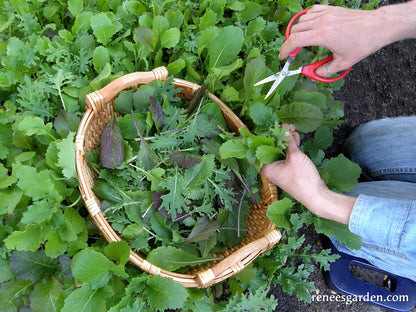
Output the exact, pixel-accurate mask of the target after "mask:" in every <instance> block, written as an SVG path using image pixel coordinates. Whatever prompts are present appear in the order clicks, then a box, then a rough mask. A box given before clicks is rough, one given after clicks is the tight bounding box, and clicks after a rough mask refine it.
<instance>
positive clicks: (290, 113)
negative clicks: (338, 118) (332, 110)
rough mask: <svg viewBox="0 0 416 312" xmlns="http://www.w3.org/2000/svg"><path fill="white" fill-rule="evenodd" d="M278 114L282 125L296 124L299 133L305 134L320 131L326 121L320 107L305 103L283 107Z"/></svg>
mask: <svg viewBox="0 0 416 312" xmlns="http://www.w3.org/2000/svg"><path fill="white" fill-rule="evenodd" d="M276 113H277V116H278V117H279V118H280V121H281V123H287V124H294V125H295V126H296V130H297V131H300V132H305V133H307V132H311V131H314V130H316V129H318V127H319V126H320V125H321V124H322V121H323V119H324V117H323V114H322V111H321V110H320V109H319V108H318V107H316V106H314V105H312V104H309V103H305V102H293V103H290V104H286V105H283V106H282V107H281V108H280V109H279V110H277V112H276Z"/></svg>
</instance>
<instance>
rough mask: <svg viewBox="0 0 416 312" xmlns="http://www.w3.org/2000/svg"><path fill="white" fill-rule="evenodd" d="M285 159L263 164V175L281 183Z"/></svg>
mask: <svg viewBox="0 0 416 312" xmlns="http://www.w3.org/2000/svg"><path fill="white" fill-rule="evenodd" d="M284 165H285V161H284V160H278V161H275V162H274V163H271V164H266V165H264V166H263V168H262V170H261V172H262V173H263V175H264V176H265V177H266V178H267V179H268V180H269V181H270V182H272V183H273V184H275V185H278V184H279V176H280V177H281V176H282V174H281V172H282V170H284Z"/></svg>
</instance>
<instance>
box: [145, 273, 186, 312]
mask: <svg viewBox="0 0 416 312" xmlns="http://www.w3.org/2000/svg"><path fill="white" fill-rule="evenodd" d="M146 284H147V287H146V288H145V290H144V293H145V295H146V297H147V302H148V303H149V304H150V306H152V307H154V308H155V309H157V310H158V311H165V310H166V309H180V308H182V307H183V305H184V303H185V300H186V299H187V298H188V292H187V291H186V290H185V288H184V287H183V286H182V285H181V284H179V283H175V282H174V281H173V280H172V279H171V278H167V277H161V276H158V275H155V276H151V277H149V279H148V280H147V282H146Z"/></svg>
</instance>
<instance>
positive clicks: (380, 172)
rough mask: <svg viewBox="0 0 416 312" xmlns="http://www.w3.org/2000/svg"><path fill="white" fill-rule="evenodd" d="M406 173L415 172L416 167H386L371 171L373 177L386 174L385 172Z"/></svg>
mask: <svg viewBox="0 0 416 312" xmlns="http://www.w3.org/2000/svg"><path fill="white" fill-rule="evenodd" d="M400 173H404V174H408V173H415V174H416V168H410V167H408V168H386V169H379V170H375V171H372V172H371V175H372V176H373V177H377V176H381V175H386V174H400Z"/></svg>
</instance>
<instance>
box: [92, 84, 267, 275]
mask: <svg viewBox="0 0 416 312" xmlns="http://www.w3.org/2000/svg"><path fill="white" fill-rule="evenodd" d="M172 81H173V79H172V78H170V79H169V80H168V81H167V82H166V83H164V82H161V81H155V82H153V83H151V84H148V85H145V86H141V87H140V88H138V89H137V91H134V90H125V91H122V92H121V93H120V94H119V96H118V97H117V98H116V100H115V110H116V111H117V112H118V113H120V115H121V117H118V118H115V117H114V118H112V120H111V121H110V122H109V123H108V124H107V125H106V127H105V129H104V131H103V132H102V136H101V142H100V147H99V148H97V149H96V150H94V151H92V152H90V153H89V155H88V158H89V161H90V164H91V165H92V167H93V168H94V170H96V172H97V173H98V176H99V178H98V179H97V180H96V181H95V184H94V187H93V191H94V192H95V194H96V195H97V196H98V197H99V198H100V199H101V200H102V204H101V208H102V210H103V212H104V213H105V215H106V218H107V220H109V222H110V223H111V225H112V227H113V228H114V229H115V230H116V231H117V232H118V233H119V234H120V235H121V236H122V237H123V238H125V239H126V240H127V241H128V242H129V244H130V246H131V247H132V248H133V249H135V250H137V251H141V252H142V253H145V254H146V255H147V259H148V260H149V261H150V262H152V263H153V264H155V265H158V266H160V267H162V268H164V269H167V270H178V269H185V268H189V266H193V265H198V264H201V263H202V264H203V263H204V262H206V261H210V260H212V257H211V253H216V252H221V251H224V250H225V249H228V248H230V247H233V246H236V245H238V244H240V242H241V240H242V239H243V238H244V237H245V236H246V234H247V231H248V229H247V223H246V221H245V220H246V218H247V216H248V214H249V206H250V204H251V205H256V199H255V197H256V195H255V193H257V190H259V185H258V184H259V181H258V179H257V177H258V173H257V171H256V169H255V167H254V166H252V165H250V164H249V163H248V162H247V160H245V158H243V159H240V160H237V159H235V158H227V159H221V158H220V154H219V150H220V147H221V145H222V144H223V143H224V142H226V141H227V140H228V139H231V138H233V137H234V134H231V133H229V132H228V131H227V125H226V122H225V119H224V116H223V114H222V112H221V109H220V107H219V106H218V104H217V103H215V102H213V101H212V100H210V99H209V98H207V97H206V96H204V93H205V90H206V86H203V87H201V88H200V89H199V90H198V91H197V92H196V93H195V95H194V97H193V99H191V101H190V103H186V100H185V99H184V98H183V97H180V96H177V95H178V93H179V92H180V88H175V86H174V85H173V84H172ZM230 142H231V141H230ZM174 247H177V248H174ZM164 255H168V257H167V256H164Z"/></svg>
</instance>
